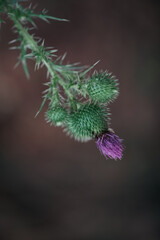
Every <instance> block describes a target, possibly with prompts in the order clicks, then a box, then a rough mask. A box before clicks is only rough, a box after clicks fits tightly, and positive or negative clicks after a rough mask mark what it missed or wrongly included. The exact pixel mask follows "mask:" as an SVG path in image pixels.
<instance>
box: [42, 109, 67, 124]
mask: <svg viewBox="0 0 160 240" xmlns="http://www.w3.org/2000/svg"><path fill="white" fill-rule="evenodd" d="M67 115H68V113H67V111H66V110H65V109H64V108H62V107H60V106H55V107H53V108H51V109H49V110H48V111H47V112H46V121H47V122H50V123H51V124H55V125H56V126H61V125H63V122H64V121H65V119H66V118H67Z"/></svg>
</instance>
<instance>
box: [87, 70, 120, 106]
mask: <svg viewBox="0 0 160 240" xmlns="http://www.w3.org/2000/svg"><path fill="white" fill-rule="evenodd" d="M117 85H118V84H117V82H116V79H115V77H114V76H111V74H110V73H107V72H101V73H94V74H93V75H92V77H91V78H90V80H89V83H88V87H87V92H88V95H89V97H90V98H91V99H92V100H93V101H95V102H99V103H109V102H110V101H113V100H114V99H115V98H116V97H117V96H118V88H117Z"/></svg>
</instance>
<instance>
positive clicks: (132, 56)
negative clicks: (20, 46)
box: [0, 0, 160, 240]
mask: <svg viewBox="0 0 160 240" xmlns="http://www.w3.org/2000/svg"><path fill="white" fill-rule="evenodd" d="M33 3H37V4H38V8H37V9H42V8H46V9H49V14H51V15H53V16H57V17H62V18H67V19H69V20H70V22H69V23H64V22H53V21H52V22H51V24H46V23H45V22H42V21H37V25H38V26H39V29H38V30H37V31H36V34H37V35H38V36H41V37H43V38H45V40H46V46H55V47H56V48H58V49H59V54H60V55H61V54H63V53H64V52H66V51H67V60H66V62H68V61H69V62H70V63H73V62H81V64H83V65H91V64H93V63H95V62H96V61H97V60H99V59H100V60H101V62H100V63H99V64H98V66H97V67H96V69H97V70H101V69H103V70H105V69H108V70H109V71H110V72H113V73H114V74H115V75H116V76H117V78H119V81H120V96H119V98H118V99H117V101H115V102H114V103H113V104H111V105H110V108H111V112H112V128H113V129H114V130H115V131H116V133H117V134H118V135H119V136H120V137H121V138H123V139H124V144H125V145H126V150H125V153H124V158H123V159H122V160H121V161H114V160H105V158H104V157H103V156H102V155H101V154H100V153H99V151H98V150H97V149H96V146H95V143H94V141H91V142H88V143H85V144H84V143H78V142H76V141H74V140H73V139H70V138H68V137H67V136H66V135H65V133H63V131H62V129H60V128H54V127H50V126H49V125H48V124H46V123H45V120H44V112H45V110H46V107H47V106H45V108H44V109H43V111H42V112H41V113H40V115H39V116H38V117H37V118H34V116H35V113H36V111H37V110H38V108H39V106H40V103H41V93H42V91H43V90H44V89H45V87H44V86H43V83H44V82H46V81H47V80H46V71H45V69H42V70H40V71H37V72H34V64H33V63H32V62H31V63H29V68H30V73H31V79H30V80H27V79H26V78H25V75H24V72H23V70H22V68H21V66H20V67H18V68H17V69H15V70H14V69H13V67H14V65H15V63H16V61H17V56H18V52H16V51H9V50H8V48H9V46H8V42H9V41H10V40H12V39H14V37H15V36H14V34H13V33H11V32H10V28H11V26H12V24H11V22H10V21H7V22H6V24H4V25H3V26H2V31H1V41H0V239H1V240H32V239H33V240H52V239H55V240H121V239H123V240H128V239H129V240H158V239H159V236H158V230H159V225H158V223H159V215H160V212H159V210H160V209H159V200H160V194H159V190H160V189H159V185H160V181H159V170H160V169H159V167H160V164H159V120H158V118H159V87H160V81H159V67H160V65H159V62H160V57H159V56H160V55H159V53H160V48H159V42H160V34H159V24H158V22H159V21H158V20H159V18H158V14H159V10H160V4H159V1H156V0H154V1H153V0H152V1H151V0H140V1H138V0H134V1H133V0H129V1H128V0H99V1H98V0H92V1H91V0H81V1H75V0H67V1H66V0H54V1H49V0H46V1H42V0H41V1H40V0H39V1H38V0H34V1H33Z"/></svg>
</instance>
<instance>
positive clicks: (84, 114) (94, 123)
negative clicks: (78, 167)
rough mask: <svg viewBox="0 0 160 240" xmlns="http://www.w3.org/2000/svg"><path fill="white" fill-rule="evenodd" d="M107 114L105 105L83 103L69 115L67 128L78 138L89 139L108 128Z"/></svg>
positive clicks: (81, 139) (80, 139) (69, 132)
mask: <svg viewBox="0 0 160 240" xmlns="http://www.w3.org/2000/svg"><path fill="white" fill-rule="evenodd" d="M106 116H107V114H106V110H105V109H104V107H103V106H99V105H97V104H83V105H81V106H80V107H79V109H78V110H77V111H76V112H73V113H71V114H70V115H69V117H68V121H67V128H66V129H65V130H66V131H67V132H68V134H69V135H71V136H73V137H74V138H75V139H76V140H79V141H88V140H90V139H92V138H93V137H95V135H97V134H100V133H101V132H103V131H105V130H106V129H107V122H106Z"/></svg>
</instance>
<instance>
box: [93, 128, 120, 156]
mask: <svg viewBox="0 0 160 240" xmlns="http://www.w3.org/2000/svg"><path fill="white" fill-rule="evenodd" d="M96 145H97V147H98V148H99V150H100V152H101V153H102V154H103V155H104V156H105V157H106V159H107V156H108V157H109V158H112V159H115V160H116V159H117V158H119V159H121V158H122V151H123V149H124V146H123V145H122V139H120V138H119V137H118V136H117V135H116V134H115V133H114V132H111V131H107V132H105V133H103V134H101V135H99V136H97V137H96Z"/></svg>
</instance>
